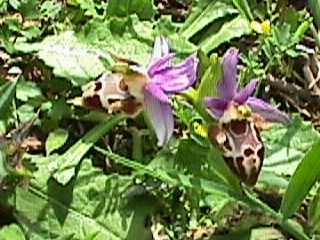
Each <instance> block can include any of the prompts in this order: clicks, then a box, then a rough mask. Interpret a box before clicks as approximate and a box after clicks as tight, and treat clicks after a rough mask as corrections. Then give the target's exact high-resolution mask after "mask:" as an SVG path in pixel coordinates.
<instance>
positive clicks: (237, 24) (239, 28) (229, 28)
mask: <svg viewBox="0 0 320 240" xmlns="http://www.w3.org/2000/svg"><path fill="white" fill-rule="evenodd" d="M250 33H251V28H250V23H249V22H248V20H247V19H245V18H244V17H243V16H241V15H239V16H238V17H236V18H234V19H233V20H231V21H230V22H227V23H225V24H224V25H223V26H222V27H221V29H220V30H219V31H218V32H217V33H215V34H213V35H211V36H209V37H207V38H206V39H205V40H203V41H202V42H201V43H200V47H201V48H202V50H203V51H204V52H205V53H209V52H210V51H212V50H214V49H216V48H217V47H218V46H220V45H221V44H222V43H225V42H229V41H230V40H231V39H234V38H238V37H241V36H243V35H246V34H250Z"/></svg>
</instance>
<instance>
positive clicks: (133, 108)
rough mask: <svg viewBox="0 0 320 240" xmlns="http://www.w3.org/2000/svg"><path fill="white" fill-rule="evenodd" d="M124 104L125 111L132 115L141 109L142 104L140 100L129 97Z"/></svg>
mask: <svg viewBox="0 0 320 240" xmlns="http://www.w3.org/2000/svg"><path fill="white" fill-rule="evenodd" d="M122 106H123V108H122V109H123V111H124V112H126V113H128V114H130V115H133V114H135V113H137V112H138V111H139V109H140V108H141V106H142V104H141V103H140V102H138V101H136V99H134V98H129V99H126V100H123V102H122Z"/></svg>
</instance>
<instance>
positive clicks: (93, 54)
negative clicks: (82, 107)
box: [15, 32, 112, 84]
mask: <svg viewBox="0 0 320 240" xmlns="http://www.w3.org/2000/svg"><path fill="white" fill-rule="evenodd" d="M15 47H16V49H18V50H20V51H23V52H33V51H36V52H37V55H38V57H39V58H40V59H42V60H43V61H44V62H45V63H46V64H47V65H48V66H50V67H53V72H54V74H55V75H56V76H59V77H66V78H71V79H72V80H74V81H75V83H76V84H83V83H84V81H83V80H84V79H90V78H96V77H97V76H99V75H100V74H101V73H102V72H104V71H105V67H104V65H103V63H102V61H101V59H106V61H108V63H109V64H110V65H111V62H112V60H111V57H110V55H109V54H107V53H106V52H104V51H101V50H100V49H97V48H94V47H92V46H90V45H88V44H85V43H82V42H81V41H79V39H78V38H77V37H76V36H75V35H74V33H73V32H64V33H61V34H59V35H53V36H48V37H46V38H45V39H44V40H43V41H42V42H40V43H33V44H28V43H20V44H19V43H17V44H16V45H15Z"/></svg>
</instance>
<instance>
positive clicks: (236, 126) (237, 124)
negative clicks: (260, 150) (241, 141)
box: [230, 120, 248, 135]
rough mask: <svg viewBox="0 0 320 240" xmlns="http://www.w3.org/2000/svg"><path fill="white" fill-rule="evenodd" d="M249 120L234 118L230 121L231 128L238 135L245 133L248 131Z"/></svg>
mask: <svg viewBox="0 0 320 240" xmlns="http://www.w3.org/2000/svg"><path fill="white" fill-rule="evenodd" d="M247 124H248V122H247V121H245V120H233V121H231V122H230V129H231V130H232V132H234V133H235V134H237V135H241V134H244V133H245V132H246V131H247Z"/></svg>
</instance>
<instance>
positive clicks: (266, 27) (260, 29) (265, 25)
mask: <svg viewBox="0 0 320 240" xmlns="http://www.w3.org/2000/svg"><path fill="white" fill-rule="evenodd" d="M250 27H251V28H252V30H253V31H255V32H257V33H260V34H269V33H270V32H271V24H270V21H269V20H264V21H263V22H261V23H260V22H258V21H252V22H251V23H250Z"/></svg>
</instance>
